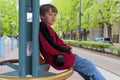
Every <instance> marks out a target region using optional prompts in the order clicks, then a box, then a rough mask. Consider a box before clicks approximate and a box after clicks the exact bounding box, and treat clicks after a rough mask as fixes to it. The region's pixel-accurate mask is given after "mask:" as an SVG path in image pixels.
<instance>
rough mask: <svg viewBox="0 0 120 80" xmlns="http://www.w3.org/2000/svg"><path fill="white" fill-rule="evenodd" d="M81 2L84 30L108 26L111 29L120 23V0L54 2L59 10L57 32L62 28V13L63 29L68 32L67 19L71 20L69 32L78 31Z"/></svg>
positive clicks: (64, 0) (66, 0) (54, 0)
mask: <svg viewBox="0 0 120 80" xmlns="http://www.w3.org/2000/svg"><path fill="white" fill-rule="evenodd" d="M80 1H81V2H82V7H81V11H82V29H88V28H94V27H102V26H103V25H104V24H106V25H107V26H108V28H109V27H111V26H112V25H113V24H115V23H116V22H120V0H52V4H54V5H55V6H56V7H57V8H58V11H59V13H58V18H57V20H58V21H57V23H56V24H55V26H54V29H55V30H57V31H58V30H59V27H60V21H59V20H60V12H62V27H63V31H64V32H65V30H66V18H69V30H72V29H73V30H76V29H77V27H78V26H79V11H80Z"/></svg>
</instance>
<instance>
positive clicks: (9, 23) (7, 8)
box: [0, 0, 18, 36]
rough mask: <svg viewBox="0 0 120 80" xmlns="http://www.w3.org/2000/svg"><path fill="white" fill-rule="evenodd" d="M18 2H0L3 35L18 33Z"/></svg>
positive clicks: (7, 0)
mask: <svg viewBox="0 0 120 80" xmlns="http://www.w3.org/2000/svg"><path fill="white" fill-rule="evenodd" d="M17 4H18V0H0V19H1V23H2V24H1V28H2V32H3V35H8V36H11V35H16V34H17V33H18V10H17Z"/></svg>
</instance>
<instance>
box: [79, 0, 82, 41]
mask: <svg viewBox="0 0 120 80" xmlns="http://www.w3.org/2000/svg"><path fill="white" fill-rule="evenodd" d="M81 9H82V0H80V11H79V41H80V40H82V34H81V16H82V10H81Z"/></svg>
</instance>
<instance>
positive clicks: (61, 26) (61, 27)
mask: <svg viewBox="0 0 120 80" xmlns="http://www.w3.org/2000/svg"><path fill="white" fill-rule="evenodd" d="M62 37H63V35H62V12H61V14H60V38H61V39H62Z"/></svg>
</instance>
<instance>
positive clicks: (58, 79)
mask: <svg viewBox="0 0 120 80" xmlns="http://www.w3.org/2000/svg"><path fill="white" fill-rule="evenodd" d="M72 73H73V68H70V69H68V70H67V71H65V72H62V73H59V74H55V75H51V76H40V77H39V76H38V77H14V76H13V77H11V76H0V80H65V79H67V78H68V77H70V76H71V75H72Z"/></svg>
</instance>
